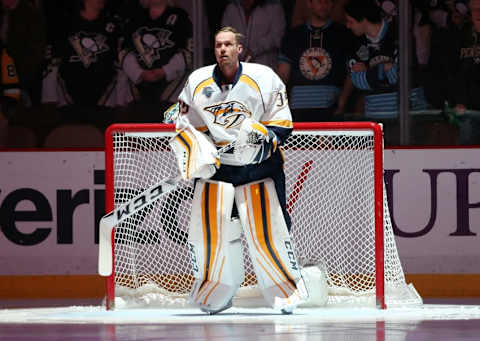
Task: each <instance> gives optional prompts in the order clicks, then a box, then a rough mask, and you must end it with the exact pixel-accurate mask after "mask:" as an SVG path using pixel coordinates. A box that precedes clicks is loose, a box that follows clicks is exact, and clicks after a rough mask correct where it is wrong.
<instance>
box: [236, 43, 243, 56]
mask: <svg viewBox="0 0 480 341" xmlns="http://www.w3.org/2000/svg"><path fill="white" fill-rule="evenodd" d="M237 51H238V54H241V53H242V51H243V45H242V44H237Z"/></svg>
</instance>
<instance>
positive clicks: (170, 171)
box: [105, 122, 421, 309]
mask: <svg viewBox="0 0 480 341" xmlns="http://www.w3.org/2000/svg"><path fill="white" fill-rule="evenodd" d="M173 133H174V126H173V125H167V124H115V125H112V126H110V127H109V128H108V129H107V131H106V133H105V172H106V176H105V184H106V192H105V195H106V211H107V212H111V211H112V210H113V209H114V208H116V207H118V206H119V205H121V204H122V203H125V202H126V201H128V200H131V199H132V198H133V197H134V196H135V195H137V194H138V193H139V191H141V190H145V189H146V188H148V187H151V186H154V185H155V184H156V183H158V182H160V181H161V180H162V179H163V178H165V177H173V176H175V175H178V169H177V166H176V163H175V162H174V160H175V159H174V155H173V154H172V152H171V151H170V150H169V147H168V139H169V138H170V137H171V136H172V135H173ZM283 150H284V154H285V159H286V163H285V173H286V179H287V185H286V187H287V188H286V194H287V202H288V203H287V207H288V209H289V211H290V213H291V216H292V222H293V227H292V234H293V240H294V242H295V245H296V248H297V255H298V257H299V259H300V260H301V262H302V261H303V263H305V264H312V263H313V264H318V263H322V266H324V267H325V268H326V271H327V274H328V276H327V282H328V284H329V295H331V299H330V296H329V302H330V301H332V303H335V302H337V301H342V302H350V301H352V302H353V301H355V302H357V301H358V302H361V303H359V304H360V305H363V304H364V303H362V302H369V303H365V304H367V305H370V304H372V298H373V302H374V303H373V304H374V305H376V306H377V307H380V308H383V309H384V308H386V306H387V304H389V305H390V304H393V305H395V304H397V303H398V304H403V303H405V304H410V303H421V298H420V297H419V296H418V294H417V293H416V291H415V289H414V288H413V286H412V285H407V284H406V283H405V277H404V273H403V269H402V267H401V264H400V260H399V258H398V252H397V249H396V245H395V240H394V236H393V231H392V227H391V223H390V217H389V215H388V205H387V203H386V195H385V189H384V183H383V136H382V127H381V125H380V124H377V123H372V122H326V123H295V124H294V132H293V134H292V136H291V137H290V138H289V139H288V140H287V142H286V143H285V144H284V146H283ZM182 186H183V187H181V190H179V191H178V192H177V191H176V192H175V194H172V195H171V196H170V195H169V197H168V198H167V199H166V200H165V202H162V203H156V204H152V205H151V206H152V207H150V208H148V209H144V210H142V212H141V214H139V216H138V217H136V216H133V217H132V218H131V219H130V218H128V219H127V220H126V221H125V222H122V223H121V224H119V226H118V227H117V228H116V229H114V230H113V231H112V243H113V245H112V250H113V254H112V260H113V265H112V269H113V272H112V274H111V275H110V276H109V277H107V279H106V305H107V309H113V308H114V306H115V296H116V293H118V292H122V295H126V296H132V295H136V293H137V292H138V293H139V295H142V292H143V293H144V292H149V293H151V292H153V291H156V290H157V289H156V288H155V287H159V288H158V295H159V296H161V297H162V300H163V298H164V297H165V296H167V298H168V297H174V298H175V299H177V298H179V297H182V299H183V298H184V297H186V296H188V291H189V286H190V285H191V283H192V277H191V272H189V271H191V270H190V269H189V267H190V263H189V261H188V253H187V252H184V250H183V245H182V243H184V241H185V238H186V235H187V225H188V212H189V209H190V206H189V205H190V204H189V199H190V196H191V194H190V191H191V190H192V187H191V184H188V183H183V184H182ZM189 186H190V187H189ZM330 199H331V200H330ZM330 201H331V202H330ZM173 216H174V218H172V217H173ZM385 239H386V240H385ZM330 248H331V250H329V249H330ZM159 252H160V254H161V256H159V255H158V253H159ZM150 257H151V258H150ZM164 258H168V260H166V259H164ZM247 258H248V256H247ZM246 264H247V271H246V273H247V278H246V280H245V282H244V286H245V287H252V286H253V287H254V286H255V276H254V274H253V271H252V269H249V268H248V267H249V266H251V265H250V264H249V260H248V259H247V260H246ZM146 288H148V289H146ZM397 289H398V292H397ZM389 293H392V294H391V296H392V297H393V298H392V299H390V301H389V299H388V297H386V294H387V295H388V294H389ZM344 296H348V298H346V299H344V298H343V297H344ZM367 296H368V297H369V298H366V297H367ZM340 297H342V298H340ZM341 304H342V303H341ZM353 304H355V303H353Z"/></svg>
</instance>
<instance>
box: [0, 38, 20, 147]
mask: <svg viewBox="0 0 480 341" xmlns="http://www.w3.org/2000/svg"><path fill="white" fill-rule="evenodd" d="M0 80H1V93H0V147H6V144H7V138H8V126H9V122H10V121H11V120H12V118H13V117H14V115H15V110H16V107H17V104H18V101H19V100H20V83H19V80H18V77H17V72H16V68H15V63H14V62H13V59H12V58H11V57H10V56H9V55H8V52H7V50H6V48H5V47H4V46H3V43H1V42H0Z"/></svg>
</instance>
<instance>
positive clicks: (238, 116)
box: [204, 101, 252, 129]
mask: <svg viewBox="0 0 480 341" xmlns="http://www.w3.org/2000/svg"><path fill="white" fill-rule="evenodd" d="M204 110H206V111H209V112H211V113H212V114H213V115H214V116H215V119H214V121H213V123H215V124H218V125H221V126H223V127H225V129H227V128H234V127H237V126H239V125H240V124H241V123H242V122H243V120H244V119H245V118H246V117H251V116H252V113H251V112H250V110H248V109H247V107H246V106H245V105H244V104H242V103H240V102H237V101H230V102H226V103H220V104H216V105H211V106H209V107H205V108H204Z"/></svg>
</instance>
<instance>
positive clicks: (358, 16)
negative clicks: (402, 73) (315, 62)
mask: <svg viewBox="0 0 480 341" xmlns="http://www.w3.org/2000/svg"><path fill="white" fill-rule="evenodd" d="M345 12H346V18H347V27H348V28H349V29H350V30H351V31H352V32H353V33H354V34H355V35H356V36H358V39H357V41H356V43H355V45H354V50H353V51H354V53H353V54H352V56H351V57H350V59H349V69H350V74H351V77H352V82H353V85H354V86H355V87H356V88H357V89H360V90H362V91H363V92H364V93H365V94H366V96H365V116H366V117H367V118H369V119H390V118H396V117H398V92H397V85H398V34H397V32H396V31H397V28H398V26H397V24H396V22H395V17H393V18H389V19H387V18H385V17H384V15H383V13H382V9H381V8H380V7H379V6H378V5H377V3H376V1H375V0H355V1H351V2H349V3H348V4H347V5H346V6H345ZM412 85H413V87H412V90H411V93H410V110H425V109H426V108H427V102H426V100H425V96H424V93H423V88H422V87H418V86H417V84H416V80H415V79H414V80H413V83H412Z"/></svg>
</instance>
